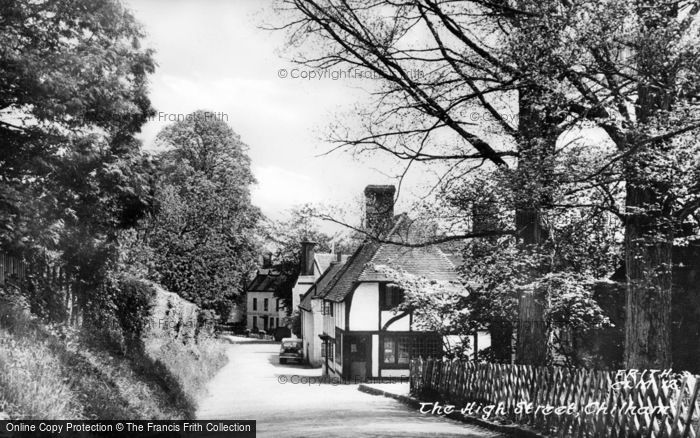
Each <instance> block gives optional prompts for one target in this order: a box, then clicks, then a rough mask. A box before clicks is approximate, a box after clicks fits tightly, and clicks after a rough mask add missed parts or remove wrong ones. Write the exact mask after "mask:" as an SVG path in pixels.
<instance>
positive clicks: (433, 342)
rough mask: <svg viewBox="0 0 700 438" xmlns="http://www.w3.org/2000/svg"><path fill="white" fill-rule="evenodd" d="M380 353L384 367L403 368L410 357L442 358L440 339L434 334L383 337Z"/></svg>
mask: <svg viewBox="0 0 700 438" xmlns="http://www.w3.org/2000/svg"><path fill="white" fill-rule="evenodd" d="M382 353H383V354H382V363H383V364H384V365H387V366H389V367H392V366H394V367H397V368H405V367H406V366H407V365H408V363H409V361H410V360H411V358H412V357H440V356H442V339H441V338H440V336H439V335H438V334H436V333H421V334H418V333H416V334H413V335H385V336H384V340H383V350H382Z"/></svg>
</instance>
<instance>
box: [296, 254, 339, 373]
mask: <svg viewBox="0 0 700 438" xmlns="http://www.w3.org/2000/svg"><path fill="white" fill-rule="evenodd" d="M345 261H347V256H339V257H338V258H337V259H336V260H333V261H332V262H331V263H330V265H329V266H328V267H327V269H326V270H325V271H324V272H323V274H321V276H320V277H319V278H318V279H317V280H316V281H315V282H314V283H313V284H312V285H311V287H310V288H309V289H308V291H307V292H306V293H305V294H304V295H303V296H302V299H301V303H300V304H299V311H300V315H301V338H302V339H303V345H304V358H305V359H306V361H307V362H308V363H309V364H310V365H311V366H314V367H320V366H321V363H322V358H321V346H322V342H321V335H322V334H323V313H322V312H323V309H322V306H323V301H322V300H321V299H319V298H320V297H319V296H318V295H319V293H320V291H322V290H323V289H324V288H325V286H326V285H327V284H328V282H329V281H330V280H331V279H332V278H333V277H334V276H335V274H336V273H338V271H339V270H340V268H342V267H343V264H344V263H345Z"/></svg>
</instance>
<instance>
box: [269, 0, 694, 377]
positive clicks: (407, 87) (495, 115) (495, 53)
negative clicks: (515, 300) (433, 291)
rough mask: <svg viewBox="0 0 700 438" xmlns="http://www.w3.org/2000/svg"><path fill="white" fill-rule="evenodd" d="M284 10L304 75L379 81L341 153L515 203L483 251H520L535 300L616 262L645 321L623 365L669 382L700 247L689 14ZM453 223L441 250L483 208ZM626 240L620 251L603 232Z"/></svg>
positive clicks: (599, 6)
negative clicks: (678, 245)
mask: <svg viewBox="0 0 700 438" xmlns="http://www.w3.org/2000/svg"><path fill="white" fill-rule="evenodd" d="M278 10H279V11H280V13H281V16H283V17H284V24H283V25H281V26H278V27H277V28H278V29H284V30H285V31H287V32H288V36H289V44H290V46H291V48H292V49H295V50H297V53H295V56H294V57H295V59H296V60H297V61H299V62H301V63H303V64H305V65H307V66H309V67H311V68H328V67H329V66H333V67H334V68H342V67H348V68H363V69H367V70H368V71H371V72H372V74H373V76H374V77H375V78H377V79H378V80H377V81H375V82H374V83H373V87H372V90H371V92H372V94H371V96H370V99H371V105H369V106H368V107H367V108H365V109H360V110H358V111H357V112H355V113H354V114H353V115H352V117H351V119H350V120H352V123H343V122H341V123H339V126H334V127H332V128H331V140H333V141H335V142H336V145H337V148H336V149H343V148H345V149H348V150H350V151H352V152H353V153H355V154H357V153H367V154H374V153H382V154H385V155H387V156H390V157H393V158H394V159H396V160H397V161H399V162H401V161H403V162H404V163H405V171H404V173H403V174H404V175H405V174H406V172H408V170H409V169H411V168H412V166H417V165H419V164H424V165H427V166H428V167H429V169H430V170H432V169H435V168H437V169H438V175H439V178H440V183H444V185H445V186H447V187H451V186H453V185H454V184H453V183H455V182H457V183H458V184H459V183H463V184H462V187H461V189H462V190H464V189H465V188H466V186H468V185H470V184H474V183H475V181H477V180H479V177H478V174H477V178H473V176H474V174H475V172H481V171H485V172H486V175H487V178H486V179H487V180H490V181H491V182H492V183H495V184H493V185H491V187H494V186H495V187H497V189H498V190H497V192H499V198H498V200H499V201H506V202H505V204H502V205H500V206H498V207H497V208H496V209H495V211H496V212H498V213H505V212H508V211H509V212H510V213H511V214H510V215H506V214H500V217H499V218H501V219H502V218H504V217H505V216H511V217H510V218H509V220H507V221H502V222H501V223H500V224H499V226H498V227H496V228H494V229H493V230H492V232H491V234H493V235H496V234H509V233H512V234H515V235H517V236H518V237H520V238H522V240H523V242H520V243H524V244H525V247H523V248H516V247H515V246H513V245H518V244H519V243H517V242H513V243H511V244H510V245H511V249H510V251H514V252H518V251H519V252H522V253H523V254H524V255H525V257H527V258H529V259H530V261H531V262H532V263H530V264H529V266H528V263H529V262H523V263H521V264H520V268H527V269H528V272H527V273H526V274H527V275H525V276H524V277H523V282H524V283H525V284H530V283H533V282H534V281H536V280H537V278H541V279H542V278H546V276H547V275H548V274H550V273H551V274H557V275H559V274H560V273H561V272H567V271H568V272H570V273H575V272H577V271H576V267H575V265H580V266H583V267H584V270H585V272H586V274H585V275H586V276H588V275H590V276H592V277H598V278H602V276H603V271H606V270H607V271H610V270H609V267H610V265H611V263H612V262H614V261H615V260H616V259H617V258H618V254H619V253H620V251H619V249H622V250H623V252H624V256H625V259H626V267H627V270H628V274H629V275H628V278H629V280H628V303H627V310H628V318H627V319H628V321H641V322H640V323H639V324H633V325H634V326H630V330H627V332H626V333H627V334H628V336H629V339H628V342H627V346H628V350H629V355H628V362H629V363H628V365H629V366H634V367H639V366H651V367H663V366H668V365H669V364H670V354H669V351H670V342H669V333H670V330H669V321H670V318H669V315H670V296H671V293H670V292H671V291H670V288H671V281H670V279H671V277H670V266H671V246H672V243H673V241H674V240H676V241H677V242H678V241H680V242H684V241H686V240H687V238H688V236H697V233H698V227H697V217H696V216H697V211H698V207H700V203H699V202H698V196H699V195H700V191H699V190H698V188H699V187H700V185H698V180H697V171H696V163H695V161H696V160H695V159H694V158H693V157H696V156H697V155H698V154H697V141H696V140H695V138H694V137H695V136H696V133H697V130H698V129H699V128H700V122H699V121H700V117H699V115H700V112H699V111H698V108H699V107H698V99H697V91H698V89H697V78H698V76H699V74H700V69H699V65H700V64H698V62H697V58H698V50H699V49H698V47H700V45H698V44H697V41H698V39H699V34H698V30H699V27H698V25H697V23H698V19H697V18H698V12H699V11H700V8H697V5H696V4H695V3H694V2H680V3H677V2H671V3H669V2H663V1H654V0H649V1H641V2H627V1H623V0H606V1H602V2H601V1H579V2H565V3H562V2H559V1H555V0H552V1H540V0H532V1H523V2H518V4H517V6H514V5H513V4H511V3H508V2H500V1H485V2H482V1H469V0H464V1H454V2H402V3H395V2H391V1H377V2H373V3H372V4H371V5H367V4H365V3H363V2H360V1H335V0H324V1H318V2H303V1H297V0H281V1H280V2H279V3H278ZM414 72H420V73H421V75H420V77H418V78H416V77H415V74H413V73H414ZM511 157H512V158H511ZM487 163H488V164H491V165H494V166H489V165H488V164H487ZM493 167H498V171H495V172H494V171H492V170H493ZM477 187H478V186H477ZM467 189H468V188H467ZM467 191H468V190H467ZM461 193H462V191H460V190H458V191H457V192H456V196H457V198H459V197H460V196H461ZM454 195H455V193H454V192H453V191H451V190H449V189H448V190H443V193H442V197H443V199H446V200H448V204H449V203H452V202H451V199H452V198H453V197H454ZM467 198H469V197H467ZM471 200H472V201H478V199H475V198H472V199H471ZM451 207H452V208H451V209H450V213H452V214H450V215H446V216H445V217H446V218H447V220H448V221H450V220H452V219H453V218H455V217H456V218H457V222H458V223H459V222H460V220H459V219H460V218H461V224H462V225H463V226H462V227H459V226H457V227H446V229H447V230H449V231H450V232H447V233H445V235H443V236H442V237H440V238H439V240H441V241H444V240H446V239H450V238H452V239H455V240H456V239H461V238H464V237H480V235H483V234H484V233H483V231H478V232H474V230H471V229H470V228H469V227H468V226H467V225H468V217H470V216H471V215H472V211H471V210H472V209H474V208H478V207H480V206H479V202H466V203H460V204H457V205H454V204H452V205H451ZM512 213H515V215H514V216H515V218H514V219H515V220H513V217H512ZM610 219H619V220H620V221H619V222H618V223H617V224H616V225H613V226H611V224H610V222H609V220H610ZM585 222H587V223H588V224H590V226H584V227H582V226H580V224H582V223H585ZM511 224H514V225H515V228H513V227H511V226H507V225H511ZM571 224H579V225H574V226H572V225H571ZM596 224H597V226H594V225H596ZM620 226H623V227H624V235H625V237H626V241H625V242H624V243H623V242H622V241H621V237H622V232H619V233H618V232H614V233H612V234H611V233H609V231H608V230H610V229H611V228H612V229H615V228H618V227H620ZM599 230H603V232H602V233H598V231H599ZM596 233H598V235H597V236H596ZM555 234H558V235H555ZM605 235H607V236H610V235H612V236H614V239H612V240H611V241H610V242H609V243H606V242H605V240H604V239H603V237H604V236H605ZM562 242H565V244H564V245H563V246H562V245H561V243H562ZM600 243H603V247H602V248H599V247H598V244H600ZM540 244H541V245H543V247H542V248H532V247H530V245H535V246H538V245H540ZM614 246H616V247H617V248H613V247H614ZM599 249H600V250H599ZM529 254H532V256H530V255H529ZM548 257H562V258H563V260H562V262H559V261H552V260H549V259H548ZM514 259H518V257H517V256H514V257H512V258H510V260H514ZM465 262H466V263H465V265H470V264H471V263H472V260H471V259H470V258H467V259H466V260H465ZM540 263H543V264H540ZM594 265H598V266H599V267H600V269H598V268H596V267H595V266H594ZM499 266H501V267H502V266H503V265H499ZM485 268H487V269H488V267H485ZM551 269H553V270H551ZM472 271H475V269H472ZM594 271H595V272H594ZM472 273H474V274H475V275H477V276H478V275H479V274H478V273H476V272H472ZM484 274H485V275H490V274H489V271H488V270H487V271H486V272H484ZM525 277H527V278H525ZM533 284H534V283H533ZM532 297H537V299H536V300H535V301H541V297H539V292H536V293H535V294H533V295H532ZM519 298H520V299H519V303H520V304H519V307H520V309H519V318H520V319H521V320H523V318H526V316H527V315H525V311H524V310H525V307H524V306H523V303H525V302H526V301H527V300H524V299H522V298H523V297H519ZM526 298H527V296H526ZM649 303H656V304H655V306H657V307H658V309H656V308H655V309H650V308H649V306H650V305H651V304H649ZM652 310H654V311H652ZM539 313H541V312H536V311H535V312H534V313H533V315H535V316H534V317H537V318H538V317H539V315H538V314H539ZM531 317H532V316H531ZM521 322H525V321H524V320H523V321H521ZM646 326H650V327H652V329H650V330H645V329H643V327H646ZM654 334H658V336H656V335H654ZM654 337H655V338H656V339H655V338H654ZM526 340H527V341H529V342H531V343H532V342H542V341H543V339H526ZM520 346H521V345H520V342H519V347H520ZM531 346H532V345H531ZM637 346H638V347H639V348H637ZM525 347H526V346H525ZM526 349H527V348H520V349H519V353H520V352H522V351H523V350H526Z"/></svg>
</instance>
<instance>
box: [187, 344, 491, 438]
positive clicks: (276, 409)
mask: <svg viewBox="0 0 700 438" xmlns="http://www.w3.org/2000/svg"><path fill="white" fill-rule="evenodd" d="M230 339H231V340H234V339H236V338H230ZM234 342H236V341H234ZM227 348H228V356H229V360H230V361H229V363H228V364H227V365H226V366H225V367H224V368H223V369H222V370H221V372H220V373H219V374H218V375H217V376H216V377H215V378H214V379H213V380H212V381H211V382H210V383H209V385H208V387H207V390H208V394H207V396H206V397H205V398H204V399H203V400H202V401H201V402H200V404H199V410H198V411H197V417H198V418H199V419H211V420H214V419H238V420H246V419H252V420H257V425H258V436H259V437H267V436H269V437H324V438H325V437H391V436H400V437H429V436H432V437H474V438H477V437H478V438H485V437H489V438H494V437H498V436H499V435H497V434H494V433H493V432H490V431H486V430H483V429H480V428H477V427H474V426H471V425H465V424H463V423H459V422H456V421H453V420H449V419H445V418H440V417H432V416H427V415H421V414H419V413H418V412H417V411H416V410H413V409H411V408H409V407H407V406H405V405H403V404H401V403H399V402H397V401H395V400H393V399H390V398H386V397H380V396H373V395H369V394H365V393H362V392H360V391H358V390H357V385H331V384H321V385H308V384H307V385H304V384H292V383H291V380H294V381H297V379H299V380H304V381H306V380H307V379H305V378H308V377H319V376H320V369H313V368H308V367H306V366H302V365H280V364H279V362H278V358H277V353H278V351H279V344H277V343H271V342H264V343H263V342H242V343H233V344H230V345H229V346H228V347H227ZM293 376H299V377H293ZM285 380H286V381H287V383H286V384H281V383H280V381H285Z"/></svg>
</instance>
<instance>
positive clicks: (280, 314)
mask: <svg viewBox="0 0 700 438" xmlns="http://www.w3.org/2000/svg"><path fill="white" fill-rule="evenodd" d="M246 295H247V297H246V310H247V311H246V313H247V314H248V324H247V328H249V329H252V328H253V318H252V317H253V316H257V317H258V328H259V329H261V330H262V329H263V323H262V317H264V316H267V317H273V318H279V325H280V326H281V325H283V319H284V318H285V317H286V316H287V315H286V313H285V311H284V306H280V310H279V311H277V298H275V294H274V292H248V293H247V294H246ZM253 298H257V299H258V310H253ZM266 298H267V300H268V305H267V311H265V310H264V309H265V299H266ZM277 326H278V325H277V321H275V327H277Z"/></svg>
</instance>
